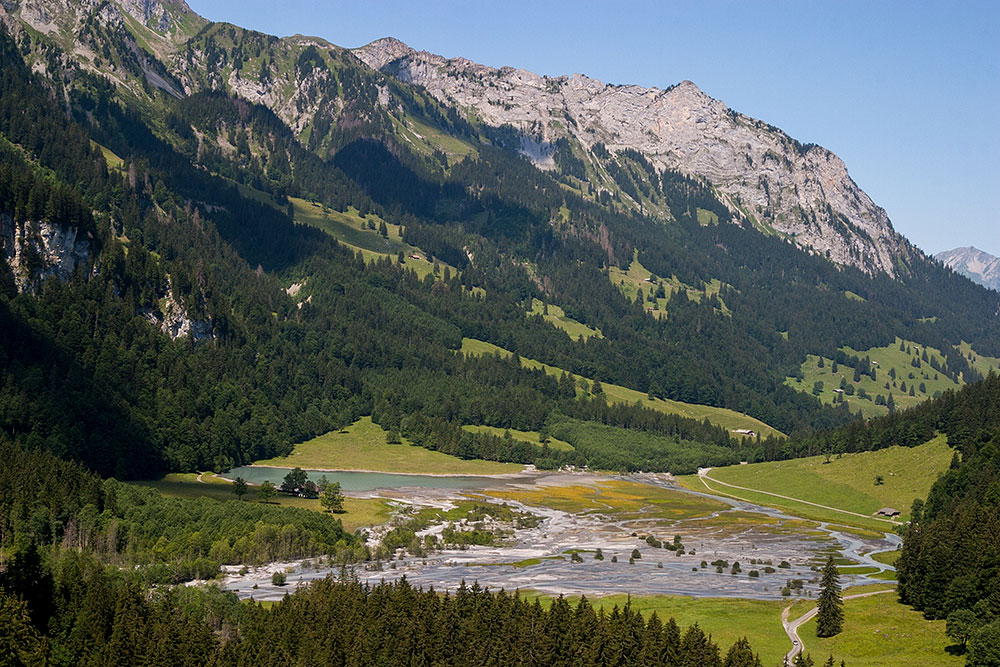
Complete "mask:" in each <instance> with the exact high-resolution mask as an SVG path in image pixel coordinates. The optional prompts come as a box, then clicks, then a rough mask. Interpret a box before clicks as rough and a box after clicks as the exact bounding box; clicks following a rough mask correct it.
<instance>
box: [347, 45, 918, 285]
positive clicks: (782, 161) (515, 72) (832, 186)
mask: <svg viewBox="0 0 1000 667" xmlns="http://www.w3.org/2000/svg"><path fill="white" fill-rule="evenodd" d="M353 53H354V54H355V55H356V56H357V57H358V58H359V59H360V60H362V61H363V62H364V63H366V64H367V65H369V66H370V67H372V68H373V69H377V70H379V71H381V72H383V73H386V74H388V75H391V76H393V77H395V78H396V79H398V80H400V81H403V82H406V83H411V84H417V85H420V86H423V87H424V88H426V89H427V91H428V92H430V93H431V94H432V95H433V96H434V97H436V98H437V99H438V100H440V101H441V102H443V103H446V104H450V105H457V106H458V107H460V108H463V109H473V110H474V111H475V113H476V115H477V116H478V117H479V118H481V119H482V120H483V121H484V122H485V123H487V124H489V125H493V126H498V127H499V126H503V125H510V126H512V127H514V128H515V129H517V130H518V131H520V132H521V133H522V135H523V136H524V137H525V141H523V142H522V147H531V148H532V149H533V150H527V149H525V150H523V152H524V153H525V154H526V155H527V156H528V157H529V159H532V160H533V161H535V162H536V163H537V164H539V166H540V167H542V168H550V167H551V166H552V165H551V156H550V152H549V151H547V150H545V148H546V146H550V145H551V144H552V143H553V142H554V141H555V140H557V139H559V138H560V137H568V138H571V139H574V140H576V141H578V142H579V143H580V144H581V145H582V146H583V147H584V148H585V149H588V150H589V149H591V148H592V147H593V146H594V145H595V144H598V143H601V144H604V145H605V146H606V147H607V148H608V149H610V150H621V149H625V148H631V149H635V150H638V151H640V152H641V153H643V154H644V155H645V156H646V157H647V158H649V160H650V161H652V162H653V164H655V165H657V166H658V167H659V168H669V169H674V170H677V171H680V172H683V173H685V174H688V175H694V176H699V177H701V178H703V179H705V180H707V181H708V182H709V183H711V184H712V185H713V186H714V187H715V188H716V190H717V191H718V192H719V193H720V194H721V195H722V197H723V199H724V200H725V201H726V203H727V205H728V206H729V207H730V208H731V210H732V211H733V212H734V214H735V215H736V217H737V218H739V219H742V220H744V221H745V222H746V223H749V224H754V225H756V226H757V227H759V228H761V229H763V230H765V231H768V232H771V233H775V232H776V233H779V234H782V235H785V236H787V237H790V238H791V239H793V240H794V242H795V243H797V244H798V245H800V246H802V247H804V248H807V249H812V250H813V251H815V252H819V253H822V254H825V255H826V256H828V257H829V258H830V259H832V260H833V261H835V262H838V263H840V264H847V265H853V266H857V267H859V268H861V269H862V270H865V271H867V272H869V273H877V272H879V271H883V272H885V273H887V274H889V275H895V274H896V271H897V258H899V257H900V256H902V257H904V258H905V256H906V255H907V254H908V253H909V252H911V247H910V246H909V244H908V243H907V242H906V241H905V239H903V238H902V236H900V235H899V234H898V233H896V232H895V230H893V228H892V225H891V223H890V221H889V218H888V216H887V215H886V213H885V211H884V210H883V209H882V208H880V207H879V206H877V205H875V203H874V202H872V200H871V199H870V198H869V197H868V195H867V194H865V193H864V192H863V191H862V190H861V189H860V188H859V187H858V186H857V185H856V184H855V183H854V181H853V180H852V179H851V177H850V176H849V175H848V173H847V168H846V166H845V165H844V163H843V161H841V160H840V158H838V157H837V156H836V155H834V154H833V153H831V152H830V151H828V150H826V149H825V148H822V147H820V146H814V145H803V144H800V143H799V142H797V141H795V140H794V139H792V138H791V137H789V136H788V135H786V134H785V133H784V132H782V131H781V130H779V129H778V128H776V127H773V126H771V125H768V124H766V123H764V122H761V121H759V120H755V119H753V118H750V117H749V116H745V115H743V114H740V113H738V112H735V111H733V110H732V109H729V108H728V107H727V106H726V105H725V104H724V103H723V102H721V101H719V100H716V99H713V98H711V97H709V96H708V95H706V94H705V93H703V92H702V91H701V90H700V89H699V88H698V87H697V86H696V85H695V84H693V83H691V82H690V81H684V82H681V83H679V84H677V85H675V86H672V87H670V88H667V89H665V90H660V89H657V88H643V87H640V86H617V85H610V84H606V83H603V82H601V81H597V80H596V79H591V78H589V77H586V76H583V75H580V74H574V75H572V76H560V77H555V78H551V77H546V76H540V75H538V74H535V73H533V72H528V71H526V70H522V69H514V68H511V67H503V68H500V69H495V68H491V67H486V66H484V65H479V64H477V63H474V62H471V61H469V60H466V59H464V58H452V59H446V58H443V57H441V56H437V55H434V54H430V53H427V52H424V51H420V52H418V51H415V50H414V49H412V48H410V47H408V46H406V45H405V44H403V43H402V42H400V41H398V40H395V39H391V38H386V39H381V40H378V41H376V42H373V43H371V44H369V45H367V46H364V47H361V48H359V49H355V50H354V51H353Z"/></svg>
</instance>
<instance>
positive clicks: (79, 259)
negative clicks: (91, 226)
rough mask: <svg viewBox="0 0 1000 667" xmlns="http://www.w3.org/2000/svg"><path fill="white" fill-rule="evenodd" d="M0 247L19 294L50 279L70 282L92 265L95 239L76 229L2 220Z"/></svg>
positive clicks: (7, 219) (0, 225)
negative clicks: (93, 241) (91, 256)
mask: <svg viewBox="0 0 1000 667" xmlns="http://www.w3.org/2000/svg"><path fill="white" fill-rule="evenodd" d="M0 248H2V251H3V253H4V256H5V258H6V260H7V264H8V265H9V266H10V269H11V271H12V272H13V273H14V283H15V285H17V290H18V291H19V292H31V293H34V292H35V290H36V289H37V288H38V286H39V285H40V284H41V283H43V282H44V281H45V280H46V279H48V278H49V277H51V276H55V277H56V278H57V279H58V280H60V281H63V282H65V281H67V280H69V279H70V278H71V277H72V276H73V272H74V271H76V270H77V267H84V268H86V267H87V266H88V265H89V263H90V255H91V251H92V239H91V238H90V237H89V236H88V235H86V234H84V233H82V232H80V230H79V229H77V228H76V227H61V226H59V225H54V224H52V223H49V222H44V221H36V222H14V221H12V220H11V219H10V218H0Z"/></svg>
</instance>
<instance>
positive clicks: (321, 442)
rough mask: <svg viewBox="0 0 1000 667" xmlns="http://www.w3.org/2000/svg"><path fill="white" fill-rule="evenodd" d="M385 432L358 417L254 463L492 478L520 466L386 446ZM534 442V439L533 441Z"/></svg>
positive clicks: (409, 447) (402, 446)
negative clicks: (341, 427) (274, 455)
mask: <svg viewBox="0 0 1000 667" xmlns="http://www.w3.org/2000/svg"><path fill="white" fill-rule="evenodd" d="M385 439H386V432H385V431H384V430H383V429H382V427H381V426H379V425H378V424H375V423H373V422H372V418H371V417H362V418H361V419H359V420H358V421H356V422H355V423H354V424H352V425H350V426H348V427H347V428H346V429H344V430H343V431H331V432H330V433H327V434H325V435H321V436H319V437H317V438H313V439H312V440H309V441H307V442H303V443H299V444H298V445H296V446H295V449H294V450H293V451H292V453H291V454H290V455H288V456H278V457H275V458H273V459H265V460H262V461H257V462H256V463H257V464H259V465H268V466H278V467H295V466H298V467H300V468H318V469H322V468H326V469H336V470H376V471H378V472H408V473H423V474H451V475H494V474H502V473H513V472H519V471H520V470H521V469H522V466H519V465H515V464H512V463H496V462H493V461H466V460H463V459H460V458H457V457H455V456H450V455H448V454H442V453H441V452H435V451H431V450H429V449H424V448H423V447H417V446H416V445H411V444H410V443H409V442H407V441H406V439H405V438H402V440H403V442H402V444H398V445H388V444H386V442H385ZM535 442H537V439H536V440H535Z"/></svg>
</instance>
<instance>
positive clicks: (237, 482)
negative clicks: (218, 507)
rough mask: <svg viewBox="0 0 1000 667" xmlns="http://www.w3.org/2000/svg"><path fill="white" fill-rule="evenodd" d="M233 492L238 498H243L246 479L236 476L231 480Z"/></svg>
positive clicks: (245, 490)
mask: <svg viewBox="0 0 1000 667" xmlns="http://www.w3.org/2000/svg"><path fill="white" fill-rule="evenodd" d="M233 493H235V494H236V497H237V498H239V499H240V500H243V496H245V495H246V493H247V481H246V480H245V479H243V478H242V477H237V478H236V479H234V480H233Z"/></svg>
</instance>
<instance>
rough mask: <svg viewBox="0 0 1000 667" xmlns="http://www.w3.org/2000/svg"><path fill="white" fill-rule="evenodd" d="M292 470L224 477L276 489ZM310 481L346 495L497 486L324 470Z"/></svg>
mask: <svg viewBox="0 0 1000 667" xmlns="http://www.w3.org/2000/svg"><path fill="white" fill-rule="evenodd" d="M290 470H291V468H272V467H269V466H243V467H240V468H233V469H232V470H230V471H229V472H227V473H225V476H226V478H228V479H235V478H236V477H242V478H243V479H245V480H246V481H247V482H248V483H250V484H262V483H263V482H265V481H270V482H271V483H273V484H274V485H275V486H278V485H280V484H281V482H282V481H283V480H284V479H285V475H287V474H288V471H290ZM305 472H306V473H308V475H309V479H311V480H312V481H314V482H316V481H319V478H320V477H322V476H324V475H325V476H326V479H327V481H329V482H340V486H341V488H342V489H343V490H344V491H375V490H377V489H400V488H421V489H483V488H486V487H489V486H493V487H495V486H496V485H497V480H496V478H492V477H485V476H483V477H462V476H458V475H448V476H440V477H439V476H433V475H403V474H394V473H387V472H327V471H323V470H306V471H305Z"/></svg>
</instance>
